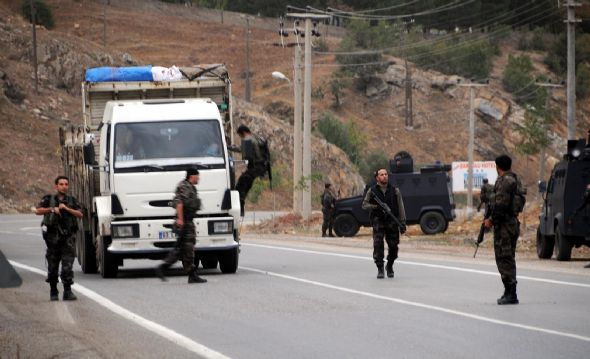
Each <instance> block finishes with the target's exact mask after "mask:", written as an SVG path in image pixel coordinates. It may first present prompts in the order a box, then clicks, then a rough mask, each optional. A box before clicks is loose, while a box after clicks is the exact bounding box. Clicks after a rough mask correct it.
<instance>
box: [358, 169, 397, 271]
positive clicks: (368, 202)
mask: <svg viewBox="0 0 590 359" xmlns="http://www.w3.org/2000/svg"><path fill="white" fill-rule="evenodd" d="M375 179H376V180H377V181H376V183H375V184H374V185H372V186H371V187H369V189H368V190H367V193H366V194H365V199H364V200H363V204H362V207H363V209H364V210H368V211H370V218H371V225H372V226H373V260H374V261H375V265H377V278H379V279H382V278H384V273H383V264H384V263H383V257H384V252H385V245H384V243H383V239H384V238H385V241H387V266H386V269H387V277H388V278H393V275H394V274H393V262H394V261H395V260H396V259H397V254H398V245H399V236H400V232H401V233H402V234H403V233H405V224H406V211H405V210H404V202H403V200H402V194H401V192H400V191H399V189H398V188H397V187H394V186H392V185H391V184H390V183H389V175H388V173H387V169H385V168H380V169H378V170H377V171H375ZM375 197H377V198H379V199H380V200H381V202H382V203H384V204H385V205H386V206H388V207H389V209H390V210H391V213H392V214H393V215H394V216H395V217H396V218H397V219H398V220H399V222H400V223H401V224H402V228H400V227H399V226H398V224H397V223H395V221H394V220H393V219H392V218H391V217H390V216H389V215H388V214H387V213H386V212H385V210H384V209H383V207H381V205H379V204H378V202H377V200H376V199H375Z"/></svg>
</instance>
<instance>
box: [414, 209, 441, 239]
mask: <svg viewBox="0 0 590 359" xmlns="http://www.w3.org/2000/svg"><path fill="white" fill-rule="evenodd" d="M445 227H446V221H445V218H444V217H443V215H442V214H440V213H439V212H435V211H428V212H425V213H424V214H422V217H420V229H422V232H424V234H436V233H441V232H443V231H444V230H445Z"/></svg>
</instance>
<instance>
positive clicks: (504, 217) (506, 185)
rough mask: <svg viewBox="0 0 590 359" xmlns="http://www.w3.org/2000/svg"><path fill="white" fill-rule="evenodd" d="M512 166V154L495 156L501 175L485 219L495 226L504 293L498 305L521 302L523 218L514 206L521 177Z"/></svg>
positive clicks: (485, 223)
mask: <svg viewBox="0 0 590 359" xmlns="http://www.w3.org/2000/svg"><path fill="white" fill-rule="evenodd" d="M511 168H512V159H511V158H510V157H508V156H507V155H501V156H498V157H497V158H496V171H497V172H498V179H496V184H495V186H494V193H495V195H494V198H493V200H492V201H491V202H490V209H491V210H490V211H488V212H490V213H489V214H488V216H487V217H486V218H485V219H484V226H485V227H486V228H491V227H492V226H493V227H494V254H495V257H496V265H497V267H498V272H500V277H501V278H502V283H504V294H503V295H502V297H500V298H499V299H498V301H497V302H498V304H499V305H504V304H518V297H517V295H516V283H517V282H516V259H515V255H516V241H517V239H518V236H519V234H520V222H519V221H518V217H517V216H518V213H515V210H514V206H513V204H514V201H515V196H516V192H517V188H518V183H517V181H518V179H517V177H516V175H515V174H514V173H513V172H512V171H511Z"/></svg>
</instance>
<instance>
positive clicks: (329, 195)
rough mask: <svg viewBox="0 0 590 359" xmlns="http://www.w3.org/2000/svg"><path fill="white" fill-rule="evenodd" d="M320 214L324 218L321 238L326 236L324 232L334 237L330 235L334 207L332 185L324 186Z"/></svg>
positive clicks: (334, 199)
mask: <svg viewBox="0 0 590 359" xmlns="http://www.w3.org/2000/svg"><path fill="white" fill-rule="evenodd" d="M321 199H322V214H323V216H324V222H323V223H322V237H325V236H326V230H328V233H329V236H330V237H334V234H332V227H333V225H334V206H335V205H336V196H335V195H334V192H333V191H332V185H331V184H329V183H326V184H325V185H324V193H322V197H321Z"/></svg>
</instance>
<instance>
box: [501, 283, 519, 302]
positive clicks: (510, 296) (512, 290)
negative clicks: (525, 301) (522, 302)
mask: <svg viewBox="0 0 590 359" xmlns="http://www.w3.org/2000/svg"><path fill="white" fill-rule="evenodd" d="M505 304H518V297H517V296H516V283H514V284H510V285H509V286H508V291H507V294H506V296H504V297H502V298H500V299H498V305H505Z"/></svg>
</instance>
